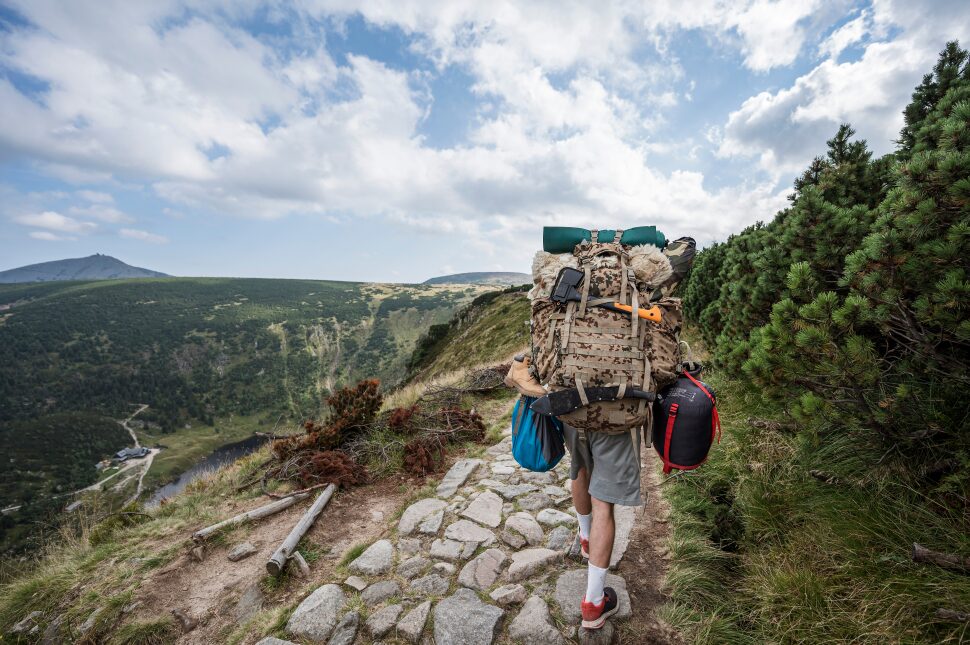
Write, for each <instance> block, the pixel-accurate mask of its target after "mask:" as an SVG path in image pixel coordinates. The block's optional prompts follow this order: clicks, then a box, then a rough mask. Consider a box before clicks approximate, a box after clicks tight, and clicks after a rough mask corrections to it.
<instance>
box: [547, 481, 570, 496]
mask: <svg viewBox="0 0 970 645" xmlns="http://www.w3.org/2000/svg"><path fill="white" fill-rule="evenodd" d="M542 492H543V493H545V494H546V495H548V496H549V497H551V498H553V499H556V498H557V497H562V496H563V495H566V496H569V497H571V496H572V494H573V493H572V490H566V489H565V488H563V487H562V486H555V485H553V484H548V485H546V486H543V487H542Z"/></svg>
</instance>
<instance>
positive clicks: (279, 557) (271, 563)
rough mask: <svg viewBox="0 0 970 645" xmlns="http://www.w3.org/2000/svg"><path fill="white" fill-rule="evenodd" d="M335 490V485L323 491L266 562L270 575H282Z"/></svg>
mask: <svg viewBox="0 0 970 645" xmlns="http://www.w3.org/2000/svg"><path fill="white" fill-rule="evenodd" d="M335 489H336V486H334V485H333V484H330V485H329V486H327V487H326V488H324V489H323V492H322V493H320V496H319V497H317V501H315V502H313V506H311V507H310V508H309V510H307V512H306V513H304V514H303V517H301V518H300V521H299V522H297V523H296V526H294V527H293V530H291V531H290V534H289V535H287V536H286V539H285V540H283V544H281V545H280V547H279V548H278V549H276V551H275V552H274V553H273V555H272V556H271V557H270V559H269V560H267V561H266V570H267V571H268V572H269V573H270V575H273V576H278V575H280V573H281V572H282V571H283V567H285V566H286V561H287V560H288V559H289V558H290V556H291V555H293V552H294V551H296V547H297V545H298V544H299V543H300V540H302V539H303V534H304V533H306V532H307V531H308V530H310V527H311V526H313V523H314V522H316V521H317V516H319V515H320V513H321V512H322V511H323V507H324V506H326V505H327V502H329V501H330V498H331V497H333V491H334V490H335Z"/></svg>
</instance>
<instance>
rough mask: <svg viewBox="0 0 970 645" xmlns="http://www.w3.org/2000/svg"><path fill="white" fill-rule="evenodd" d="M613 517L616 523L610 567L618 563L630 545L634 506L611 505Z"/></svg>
mask: <svg viewBox="0 0 970 645" xmlns="http://www.w3.org/2000/svg"><path fill="white" fill-rule="evenodd" d="M613 519H614V522H615V525H616V532H615V533H614V537H613V553H612V555H610V566H609V568H610V569H613V568H615V567H616V565H618V564H619V563H620V560H622V559H623V556H624V555H625V554H626V550H627V547H629V546H630V533H631V532H632V531H633V525H634V524H635V523H636V507H633V506H620V505H619V504H617V505H615V506H614V507H613Z"/></svg>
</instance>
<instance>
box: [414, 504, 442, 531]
mask: <svg viewBox="0 0 970 645" xmlns="http://www.w3.org/2000/svg"><path fill="white" fill-rule="evenodd" d="M444 519H445V511H444V509H442V510H440V511H438V512H437V513H432V514H431V515H429V516H428V517H426V518H424V520H423V521H422V522H421V523H420V524H419V525H418V533H424V534H425V535H437V534H438V529H440V528H441V523H442V522H443V521H444Z"/></svg>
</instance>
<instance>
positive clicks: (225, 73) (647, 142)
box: [0, 0, 970, 281]
mask: <svg viewBox="0 0 970 645" xmlns="http://www.w3.org/2000/svg"><path fill="white" fill-rule="evenodd" d="M682 6H683V3H675V2H659V1H658V2H651V3H642V2H622V1H621V2H603V3H587V2H541V1H534V2H528V3H526V2H511V1H502V0H495V1H494V2H489V3H481V2H477V1H474V0H451V1H450V2H443V3H434V2H427V1H419V0H399V1H397V2H386V1H383V0H361V1H360V2H350V1H347V0H306V1H304V2H298V3H281V2H279V3H278V2H271V3H266V2H256V1H246V2H229V1H228V0H225V1H222V0H208V1H206V2H198V3H196V2H185V1H180V0H159V1H154V2H135V1H131V0H127V1H125V0H118V1H111V0H99V1H97V2H94V1H92V2H79V1H75V2H66V1H65V2H54V1H47V0H29V1H27V0H23V1H21V0H15V1H12V2H7V1H4V0H0V270H2V269H6V268H12V267H15V266H20V265H23V264H29V263H34V262H41V261H46V260H51V259H59V258H64V257H79V256H84V255H89V254H91V253H96V252H100V253H106V254H109V255H114V256H116V257H118V258H120V259H122V260H124V261H126V262H129V263H131V264H136V265H139V266H145V267H148V268H152V269H156V270H160V271H165V272H167V273H171V274H174V275H221V276H260V277H294V278H295V277H299V278H333V279H348V280H354V279H356V280H382V281H420V280H423V279H425V278H428V277H431V276H434V275H440V274H443V273H450V272H458V271H479V270H511V271H526V270H528V267H529V265H530V262H531V257H532V254H533V253H534V251H535V249H536V248H537V247H538V245H539V240H540V239H541V228H542V226H543V225H545V224H564V225H573V226H586V227H590V228H592V227H601V228H616V227H623V228H628V227H631V226H635V225H641V224H656V225H658V226H659V227H660V228H661V230H663V231H665V232H666V233H667V234H668V236H669V237H676V236H680V235H693V236H694V237H696V238H698V239H699V240H700V241H701V242H702V243H709V242H710V241H713V240H718V239H724V238H725V237H726V236H727V235H729V234H731V233H732V232H736V231H738V230H740V229H741V228H743V227H744V226H747V225H749V224H751V223H753V222H755V221H758V220H766V219H769V218H771V217H772V215H773V214H774V212H775V211H776V210H777V209H778V208H781V207H783V206H784V205H785V203H786V202H785V195H786V194H787V192H789V189H790V185H791V181H792V178H793V177H794V176H795V175H796V174H797V173H798V172H799V171H800V169H802V168H803V167H805V166H806V165H807V163H808V162H809V161H810V160H811V158H812V157H813V156H815V155H817V154H820V153H822V152H823V151H824V145H825V140H826V139H827V138H829V137H830V136H831V135H832V134H833V133H834V132H835V131H836V129H837V128H838V124H839V123H840V122H843V121H848V122H850V123H852V125H853V126H854V127H855V128H856V129H857V131H858V133H859V136H860V137H863V138H866V139H867V140H868V141H869V143H870V146H871V147H872V148H873V149H874V150H875V151H876V152H877V153H880V154H881V153H885V152H889V151H890V150H891V149H892V145H893V144H892V140H893V138H894V137H895V135H896V133H897V132H898V130H899V127H900V126H901V117H900V111H901V109H902V108H903V107H904V105H905V104H906V102H907V101H908V99H909V95H910V93H911V92H912V88H913V87H914V85H915V84H916V83H918V82H919V79H920V78H921V76H922V75H923V74H924V73H926V72H927V71H929V69H930V68H931V67H932V65H933V62H934V61H935V58H936V56H937V54H938V52H939V51H940V50H941V49H942V47H943V46H944V44H945V43H946V41H947V40H951V39H959V40H961V42H963V44H964V45H966V41H967V40H968V38H967V36H968V34H967V32H968V31H970V4H968V3H965V2H955V1H952V2H950V1H939V2H902V1H900V0H887V1H880V0H877V1H875V2H849V1H841V0H837V1H834V2H832V1H828V2H823V1H822V0H803V1H798V2H794V1H784V0H781V1H769V0H744V1H738V2H718V1H714V0H699V1H698V2H695V3H692V4H691V10H690V11H683V10H682V9H681V7H682Z"/></svg>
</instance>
